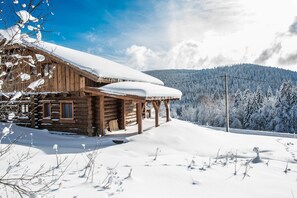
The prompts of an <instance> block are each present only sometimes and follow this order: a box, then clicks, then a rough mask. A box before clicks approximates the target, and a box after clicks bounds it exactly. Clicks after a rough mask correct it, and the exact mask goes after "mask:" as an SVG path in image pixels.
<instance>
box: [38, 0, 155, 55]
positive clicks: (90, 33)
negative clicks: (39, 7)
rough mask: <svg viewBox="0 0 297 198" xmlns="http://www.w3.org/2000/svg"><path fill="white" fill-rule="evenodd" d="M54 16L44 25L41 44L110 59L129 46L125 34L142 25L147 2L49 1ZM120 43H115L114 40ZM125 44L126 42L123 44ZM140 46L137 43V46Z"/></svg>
mask: <svg viewBox="0 0 297 198" xmlns="http://www.w3.org/2000/svg"><path fill="white" fill-rule="evenodd" d="M50 2H51V10H52V11H53V13H54V15H53V16H51V17H50V18H49V21H48V22H47V24H46V25H45V27H46V29H47V30H50V31H53V32H51V33H48V34H44V40H47V41H51V42H55V43H58V44H61V45H65V46H67V47H71V48H75V49H80V50H84V51H89V52H91V53H95V54H105V55H112V54H116V53H117V51H118V50H121V48H122V49H125V48H127V47H129V46H130V45H131V43H130V42H129V41H128V40H127V39H129V38H127V37H128V35H126V36H125V33H126V32H127V31H130V30H131V29H136V28H137V26H138V25H139V24H142V23H146V20H147V16H149V15H150V14H151V13H152V12H153V8H152V4H151V2H150V1H142V2H140V1H133V0H125V1H121V0H99V1H98V0H84V1H81V0H71V1H58V0H52V1H50ZM118 39H121V41H119V42H118V43H117V40H118ZM125 40H126V42H125ZM139 44H141V43H139Z"/></svg>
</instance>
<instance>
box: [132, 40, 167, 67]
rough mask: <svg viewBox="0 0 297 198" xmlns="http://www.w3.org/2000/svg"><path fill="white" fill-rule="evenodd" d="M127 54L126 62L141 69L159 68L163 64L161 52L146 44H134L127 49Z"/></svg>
mask: <svg viewBox="0 0 297 198" xmlns="http://www.w3.org/2000/svg"><path fill="white" fill-rule="evenodd" d="M126 55H127V57H128V61H127V63H126V64H127V65H129V66H131V67H133V68H135V69H137V70H140V71H144V70H149V69H158V68H159V67H160V66H161V65H160V64H161V62H162V59H161V57H160V54H157V53H155V52H154V51H152V50H151V49H148V48H146V47H144V46H136V45H132V46H131V47H129V48H128V49H127V50H126Z"/></svg>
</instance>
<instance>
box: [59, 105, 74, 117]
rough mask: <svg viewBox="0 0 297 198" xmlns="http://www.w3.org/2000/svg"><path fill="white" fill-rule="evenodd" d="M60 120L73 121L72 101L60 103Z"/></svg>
mask: <svg viewBox="0 0 297 198" xmlns="http://www.w3.org/2000/svg"><path fill="white" fill-rule="evenodd" d="M61 118H62V119H73V102H72V101H67V102H62V103H61Z"/></svg>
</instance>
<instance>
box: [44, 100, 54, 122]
mask: <svg viewBox="0 0 297 198" xmlns="http://www.w3.org/2000/svg"><path fill="white" fill-rule="evenodd" d="M45 104H49V116H48V117H45V116H44V115H45ZM42 112H43V117H42V119H44V120H50V119H51V118H52V104H51V102H44V103H43V111H42Z"/></svg>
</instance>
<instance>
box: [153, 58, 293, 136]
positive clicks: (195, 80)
mask: <svg viewBox="0 0 297 198" xmlns="http://www.w3.org/2000/svg"><path fill="white" fill-rule="evenodd" d="M147 73H148V74H150V75H153V76H155V77H157V78H160V79H161V80H162V81H164V83H165V85H167V86H171V87H174V88H177V89H180V90H181V91H182V92H183V97H182V100H181V101H178V102H176V103H173V104H172V112H173V113H172V116H173V117H177V118H179V119H183V120H188V121H191V122H195V123H198V124H200V125H211V126H218V127H223V126H225V124H226V121H225V92H224V89H225V86H224V75H225V74H227V76H228V88H229V91H228V94H229V100H228V103H229V114H230V120H229V123H230V126H231V127H233V128H243V129H253V130H267V131H278V132H290V133H294V132H295V131H297V125H296V124H295V123H296V120H297V114H296V109H297V87H296V83H297V72H293V71H289V70H284V69H278V68H273V67H264V66H259V65H252V64H241V65H234V66H230V67H218V68H215V69H205V70H161V71H148V72H147Z"/></svg>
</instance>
